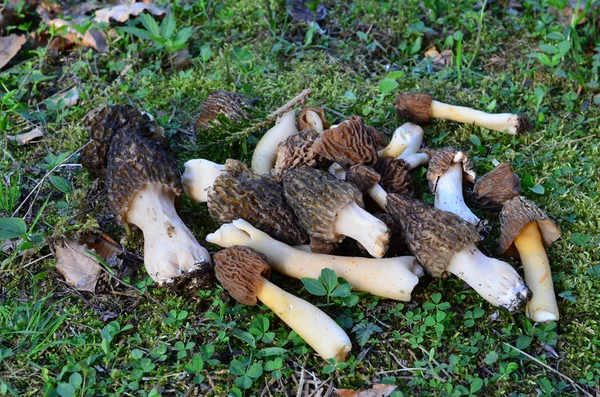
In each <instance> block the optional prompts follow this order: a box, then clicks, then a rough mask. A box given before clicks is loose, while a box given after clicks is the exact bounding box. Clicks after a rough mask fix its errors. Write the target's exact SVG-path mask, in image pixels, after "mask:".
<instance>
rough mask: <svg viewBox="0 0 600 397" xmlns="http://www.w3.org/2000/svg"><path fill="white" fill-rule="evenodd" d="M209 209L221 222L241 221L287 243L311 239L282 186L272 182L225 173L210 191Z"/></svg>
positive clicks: (300, 242) (301, 242) (297, 242)
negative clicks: (287, 200) (286, 198)
mask: <svg viewBox="0 0 600 397" xmlns="http://www.w3.org/2000/svg"><path fill="white" fill-rule="evenodd" d="M208 210H209V211H210V215H211V216H212V217H213V218H215V219H216V220H218V221H219V222H221V223H228V222H232V221H234V220H235V219H239V218H241V219H244V220H246V221H247V222H249V223H250V224H251V225H252V226H254V227H256V228H257V229H260V230H262V231H263V232H265V233H267V234H268V235H270V236H271V237H273V238H275V239H277V240H280V241H283V242H284V243H286V244H291V245H295V244H303V243H304V242H306V241H307V240H308V236H307V235H306V233H304V231H303V229H302V227H301V226H300V224H299V223H298V219H297V218H296V216H295V215H294V213H293V212H292V210H291V208H289V207H288V205H287V203H286V201H285V198H284V197H283V187H282V186H281V185H280V184H277V183H273V182H271V181H269V180H265V179H261V178H248V177H245V176H238V177H234V176H233V175H231V174H228V173H223V174H221V175H219V176H218V177H217V179H215V181H214V183H213V185H212V187H211V188H209V189H208Z"/></svg>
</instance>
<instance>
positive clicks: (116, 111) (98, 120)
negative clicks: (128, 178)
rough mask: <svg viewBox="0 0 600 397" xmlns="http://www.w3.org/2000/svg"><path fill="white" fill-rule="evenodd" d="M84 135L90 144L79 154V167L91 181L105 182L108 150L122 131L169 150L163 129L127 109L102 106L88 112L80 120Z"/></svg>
mask: <svg viewBox="0 0 600 397" xmlns="http://www.w3.org/2000/svg"><path fill="white" fill-rule="evenodd" d="M84 123H85V124H86V125H87V128H88V135H89V137H90V139H91V140H92V142H91V143H90V144H89V145H88V146H86V148H85V149H83V151H82V153H81V157H80V159H81V164H82V165H83V166H84V167H85V168H87V169H88V170H89V171H90V173H91V174H92V176H93V177H95V178H105V177H106V166H107V162H108V150H109V147H110V143H111V140H112V137H113V136H114V134H115V133H116V132H117V131H119V130H120V129H126V130H127V131H129V132H130V133H132V134H138V135H140V136H143V137H146V138H148V139H150V140H152V141H154V142H157V143H159V144H160V145H161V146H163V147H164V148H167V147H168V146H169V142H168V140H167V138H166V137H165V136H164V129H163V128H162V127H160V126H159V125H158V123H157V122H156V121H155V120H152V119H151V118H150V116H148V114H146V113H143V112H141V111H139V110H138V109H135V108H134V107H132V106H129V105H114V106H102V107H99V108H96V109H94V110H92V111H91V112H90V113H88V115H87V116H86V117H85V119H84Z"/></svg>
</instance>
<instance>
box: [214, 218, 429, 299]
mask: <svg viewBox="0 0 600 397" xmlns="http://www.w3.org/2000/svg"><path fill="white" fill-rule="evenodd" d="M206 241H208V242H210V243H213V244H217V245H220V246H221V247H231V246H233V245H244V246H247V247H251V248H253V249H255V250H257V251H259V252H262V253H263V254H265V255H266V257H267V261H268V262H269V264H270V265H271V266H272V268H273V269H275V270H277V271H278V272H280V273H283V274H285V275H286V276H289V277H293V278H296V279H301V278H304V277H310V278H319V276H320V275H321V270H323V269H325V268H329V269H331V270H333V271H335V272H336V273H337V275H338V276H339V277H343V278H344V279H345V280H346V281H348V283H349V284H350V285H351V286H352V287H353V288H354V289H356V290H358V291H365V292H370V293H371V294H373V295H377V296H383V297H385V298H390V299H395V300H400V301H407V302H408V301H410V294H411V292H412V290H413V288H414V287H415V285H417V283H418V282H419V276H421V275H422V274H423V268H422V267H421V266H420V265H419V264H418V263H417V261H416V259H415V257H413V256H402V257H397V258H385V259H372V258H360V257H344V256H335V255H325V254H315V253H312V252H304V251H301V250H299V249H295V248H293V247H290V246H289V245H287V244H284V243H282V242H280V241H277V240H275V239H274V238H272V237H270V236H269V235H268V234H266V233H264V232H262V231H260V230H258V229H256V228H255V227H253V226H252V225H250V224H249V223H248V222H246V221H244V220H241V219H237V220H235V221H233V222H232V223H227V224H224V225H222V226H221V227H220V228H219V229H218V230H216V231H215V232H214V233H210V234H209V235H208V236H206Z"/></svg>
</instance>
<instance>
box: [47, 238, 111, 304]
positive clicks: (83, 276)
mask: <svg viewBox="0 0 600 397" xmlns="http://www.w3.org/2000/svg"><path fill="white" fill-rule="evenodd" d="M86 249H88V247H87V246H85V245H82V244H79V243H78V242H77V241H75V240H68V241H66V242H65V243H64V244H59V245H55V246H54V252H55V253H56V270H58V271H59V272H60V273H61V274H62V275H63V276H64V278H65V281H66V282H67V284H69V285H70V286H72V287H73V288H75V289H77V290H80V291H89V292H94V291H95V290H96V283H98V280H99V279H100V273H101V271H102V267H101V266H100V265H99V264H98V261H96V259H94V258H93V257H91V256H90V255H89V254H87V253H86V252H85V250H86Z"/></svg>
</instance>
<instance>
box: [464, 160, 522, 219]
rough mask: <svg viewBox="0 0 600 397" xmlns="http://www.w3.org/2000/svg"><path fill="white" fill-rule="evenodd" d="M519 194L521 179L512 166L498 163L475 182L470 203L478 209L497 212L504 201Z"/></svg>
mask: <svg viewBox="0 0 600 397" xmlns="http://www.w3.org/2000/svg"><path fill="white" fill-rule="evenodd" d="M520 194H521V179H520V178H519V176H518V175H517V174H515V171H514V170H513V167H512V165H510V164H509V163H500V164H499V165H498V166H497V167H496V168H494V169H493V170H491V171H490V172H488V173H487V174H485V175H484V176H482V177H481V178H479V179H478V180H477V181H476V182H475V186H473V192H472V194H471V201H472V202H473V204H475V206H477V207H479V208H483V209H488V210H499V209H501V208H502V205H503V204H504V203H505V202H506V201H508V200H510V199H512V198H514V197H517V196H518V195H520Z"/></svg>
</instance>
